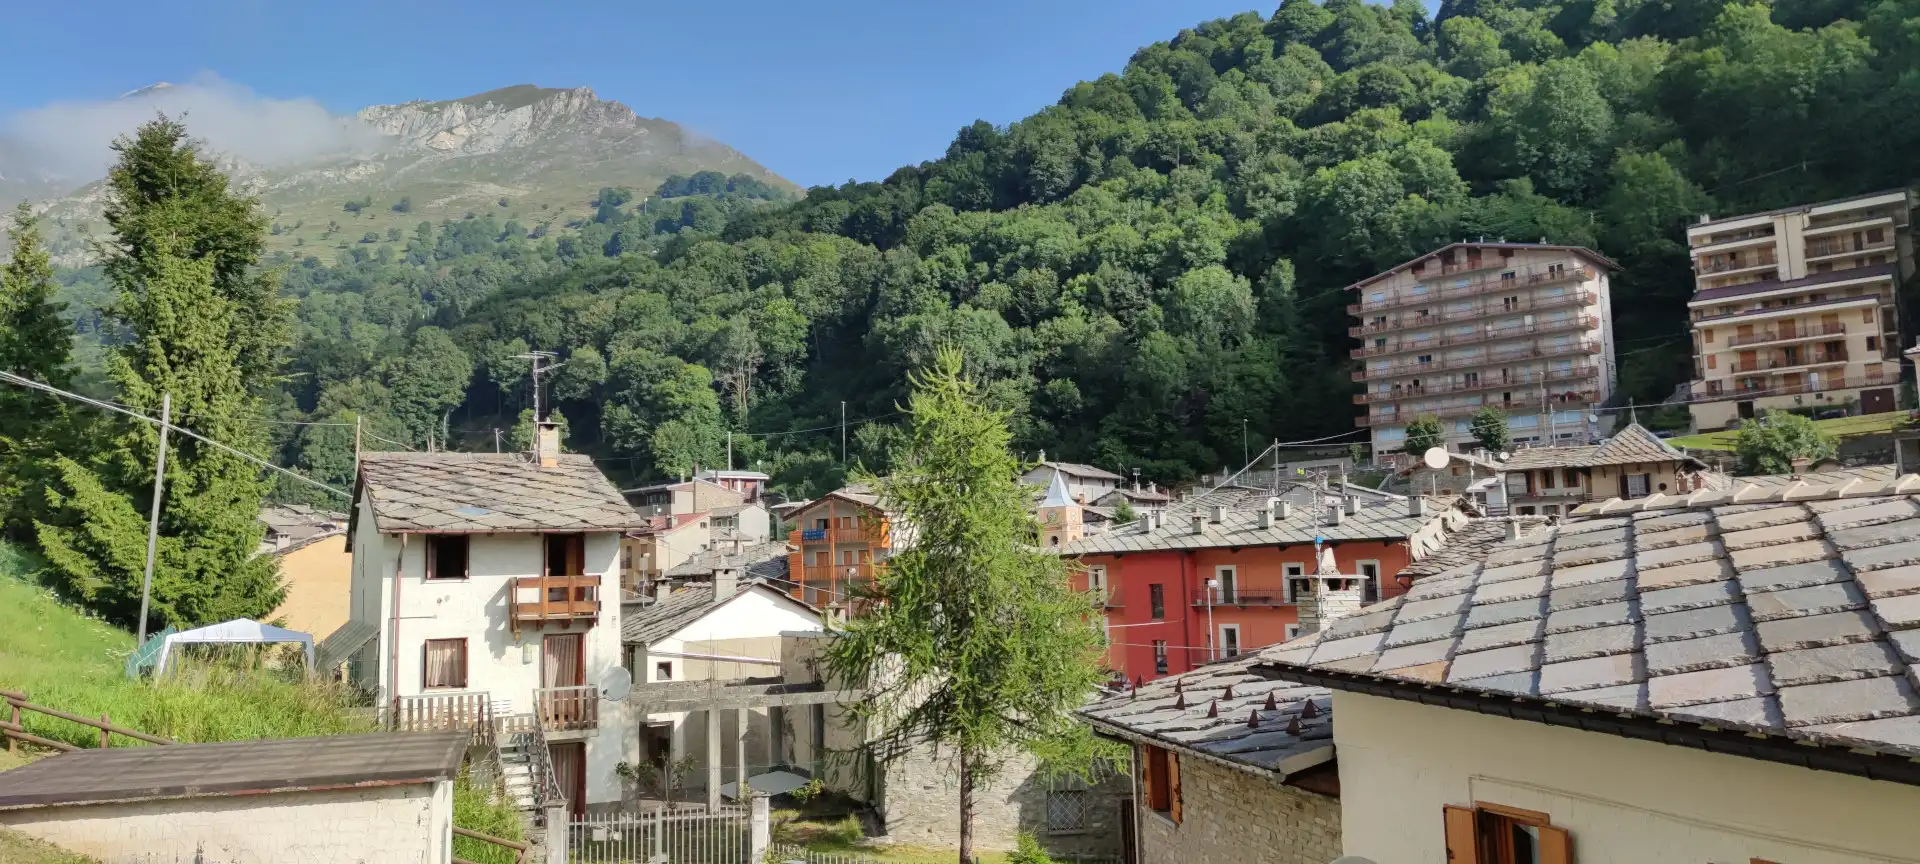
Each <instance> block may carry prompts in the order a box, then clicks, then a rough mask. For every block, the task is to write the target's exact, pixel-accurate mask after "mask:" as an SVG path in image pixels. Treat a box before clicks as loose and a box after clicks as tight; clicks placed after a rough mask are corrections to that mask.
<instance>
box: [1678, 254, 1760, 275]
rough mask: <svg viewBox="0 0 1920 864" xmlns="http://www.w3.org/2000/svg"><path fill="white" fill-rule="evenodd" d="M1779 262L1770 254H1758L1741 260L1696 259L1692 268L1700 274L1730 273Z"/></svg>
mask: <svg viewBox="0 0 1920 864" xmlns="http://www.w3.org/2000/svg"><path fill="white" fill-rule="evenodd" d="M1779 263H1780V262H1779V261H1778V260H1777V259H1775V258H1774V257H1773V256H1772V255H1759V256H1756V257H1754V258H1753V259H1752V260H1743V259H1739V258H1734V259H1721V260H1718V261H1715V260H1706V261H1697V262H1695V264H1694V270H1695V271H1696V272H1699V273H1701V274H1709V273H1732V272H1734V271H1736V270H1752V269H1755V268H1759V267H1774V266H1777V265H1778V264H1779Z"/></svg>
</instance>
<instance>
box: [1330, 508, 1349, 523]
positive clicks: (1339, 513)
mask: <svg viewBox="0 0 1920 864" xmlns="http://www.w3.org/2000/svg"><path fill="white" fill-rule="evenodd" d="M1346 515H1347V511H1345V510H1342V509H1340V505H1338V504H1335V505H1333V506H1331V507H1328V508H1327V524H1328V525H1338V524H1340V523H1341V522H1344V521H1346V519H1345V518H1344V517H1345V516H1346Z"/></svg>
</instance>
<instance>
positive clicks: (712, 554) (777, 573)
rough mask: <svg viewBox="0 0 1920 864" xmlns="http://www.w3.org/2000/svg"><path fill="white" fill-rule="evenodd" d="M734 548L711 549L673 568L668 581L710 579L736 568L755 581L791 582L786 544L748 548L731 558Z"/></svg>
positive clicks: (668, 573)
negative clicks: (788, 573)
mask: <svg viewBox="0 0 1920 864" xmlns="http://www.w3.org/2000/svg"><path fill="white" fill-rule="evenodd" d="M730 547H731V544H726V543H722V544H720V547H719V548H716V549H708V550H706V551H704V552H701V553H700V554H698V555H695V556H693V557H691V558H688V559H687V560H685V561H682V562H681V563H680V564H678V565H676V566H674V567H671V568H669V569H668V570H667V572H666V573H665V574H663V575H665V576H666V577H667V578H668V579H686V578H689V577H693V576H710V575H712V574H713V571H715V570H718V569H720V568H721V567H736V568H740V569H741V570H743V571H744V575H745V576H746V577H747V578H752V579H785V578H787V553H788V552H790V551H792V547H791V546H788V545H787V541H785V540H775V541H772V542H768V543H755V544H753V545H750V546H745V547H744V548H742V549H741V550H740V553H741V554H739V555H733V554H730V552H729V549H730Z"/></svg>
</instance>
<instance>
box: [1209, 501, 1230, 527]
mask: <svg viewBox="0 0 1920 864" xmlns="http://www.w3.org/2000/svg"><path fill="white" fill-rule="evenodd" d="M1207 521H1208V522H1212V523H1213V524H1215V525H1218V524H1220V523H1222V522H1225V521H1227V508H1225V507H1222V506H1220V505H1219V504H1215V505H1213V510H1212V512H1210V513H1208V514H1207Z"/></svg>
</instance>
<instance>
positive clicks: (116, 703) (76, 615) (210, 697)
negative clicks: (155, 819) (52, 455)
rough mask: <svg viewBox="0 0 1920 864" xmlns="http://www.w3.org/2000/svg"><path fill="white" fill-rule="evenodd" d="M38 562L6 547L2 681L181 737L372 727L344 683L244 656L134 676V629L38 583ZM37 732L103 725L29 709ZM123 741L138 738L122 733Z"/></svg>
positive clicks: (53, 704) (0, 587) (45, 699)
mask: <svg viewBox="0 0 1920 864" xmlns="http://www.w3.org/2000/svg"><path fill="white" fill-rule="evenodd" d="M36 566H37V565H36V562H35V561H34V559H33V558H31V557H30V556H29V555H28V554H26V553H24V552H22V551H21V550H20V549H19V548H18V547H14V546H8V545H0V689H7V690H18V691H24V692H26V694H27V696H28V698H29V701H32V702H34V703H36V704H40V705H45V706H47V707H49V708H55V709H58V710H61V711H65V712H68V713H70V714H78V715H81V716H83V717H99V716H101V715H107V716H109V717H111V718H112V722H113V724H114V725H116V726H122V727H125V728H129V729H137V730H139V731H142V732H146V733H149V734H153V735H159V736H163V737H166V738H172V739H174V740H176V741H237V740H245V739H254V738H299V737H304V736H311V735H337V734H343V733H348V732H360V731H367V730H368V729H370V728H372V722H371V720H370V718H368V717H367V716H365V715H364V714H362V713H361V712H359V711H357V710H355V707H354V705H355V701H356V700H355V697H354V694H353V693H352V692H351V691H350V690H348V689H347V688H346V687H344V686H343V685H337V684H330V683H309V682H304V681H301V680H299V679H298V678H297V677H294V674H293V673H285V672H281V671H278V670H273V669H265V668H258V667H248V666H245V665H241V664H234V663H226V662H222V663H188V664H183V668H182V671H181V672H179V673H178V674H174V673H169V674H168V676H167V678H166V679H165V680H164V681H162V682H160V683H157V684H156V683H150V682H148V681H144V680H131V679H128V678H127V677H125V674H124V671H123V670H124V668H125V664H126V659H127V655H128V654H129V653H131V652H132V650H133V634H131V633H128V632H126V631H125V630H121V629H119V628H117V627H114V626H112V625H109V624H107V623H105V622H102V621H100V620H97V619H94V618H90V617H87V616H86V615H84V614H82V613H81V612H78V611H76V610H74V609H73V608H71V607H68V606H66V605H64V604H62V603H61V602H60V601H59V600H58V599H56V598H55V597H54V595H53V594H52V592H49V591H47V590H46V589H44V588H41V587H40V586H38V585H36V584H34V583H33V582H32V581H31V579H30V577H29V574H30V573H31V572H32V571H33V570H34V569H36ZM22 721H23V722H24V724H25V725H26V727H27V731H29V732H32V733H33V734H35V735H39V736H42V737H45V738H51V739H53V740H56V741H65V742H68V743H71V744H77V745H80V746H86V747H91V746H96V745H97V744H98V743H99V732H98V731H96V730H94V729H93V728H91V727H87V726H81V725H80V724H77V723H72V722H69V721H66V720H61V719H58V718H54V717H48V716H46V715H43V714H38V713H34V712H27V713H26V714H25V715H24V716H23V717H22ZM114 743H115V744H116V745H120V746H132V745H134V744H137V743H138V742H135V741H132V740H128V739H125V738H124V737H122V738H115V739H114Z"/></svg>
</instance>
